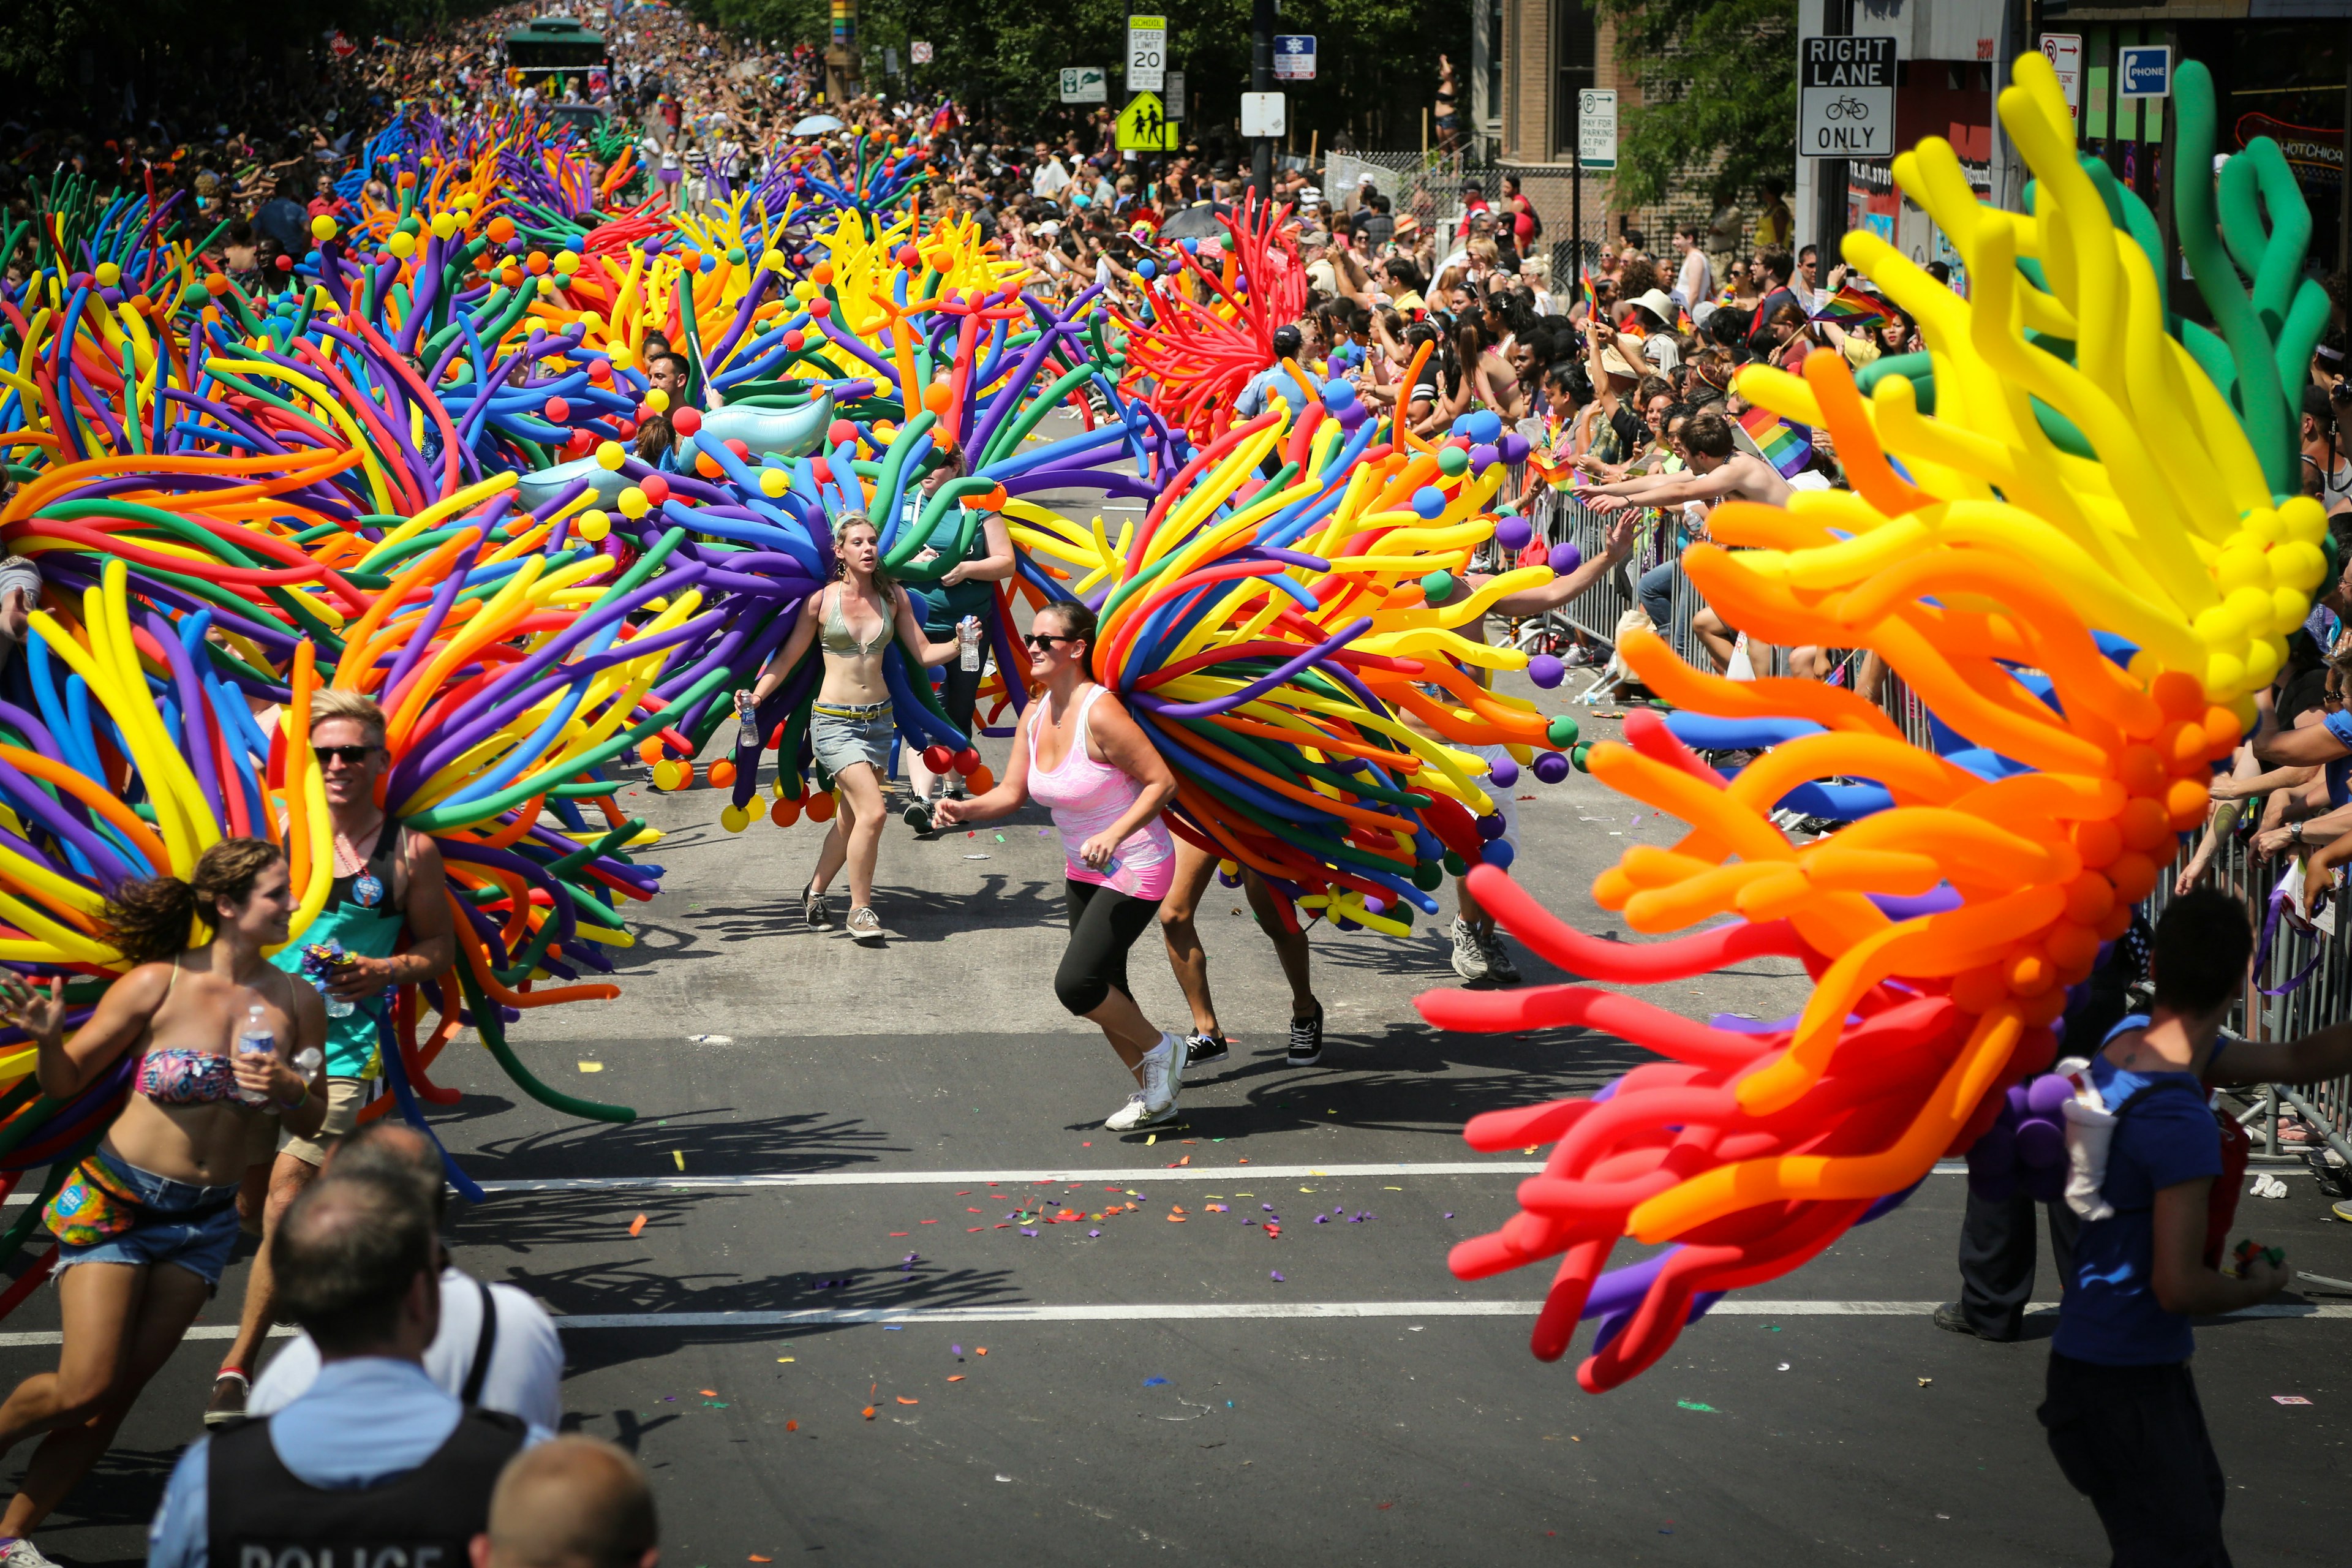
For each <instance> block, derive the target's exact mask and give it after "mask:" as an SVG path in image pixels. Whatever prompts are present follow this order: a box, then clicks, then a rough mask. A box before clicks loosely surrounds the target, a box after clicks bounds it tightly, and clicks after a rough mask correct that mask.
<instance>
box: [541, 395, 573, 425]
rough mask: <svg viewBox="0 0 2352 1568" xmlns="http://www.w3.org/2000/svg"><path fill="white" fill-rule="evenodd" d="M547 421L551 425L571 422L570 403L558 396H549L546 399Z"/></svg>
mask: <svg viewBox="0 0 2352 1568" xmlns="http://www.w3.org/2000/svg"><path fill="white" fill-rule="evenodd" d="M547 422H548V423H549V424H551V425H569V424H571V423H572V405H570V404H569V403H566V402H564V401H563V399H562V398H560V397H551V398H549V399H548V400H547Z"/></svg>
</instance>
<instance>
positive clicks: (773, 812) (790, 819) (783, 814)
mask: <svg viewBox="0 0 2352 1568" xmlns="http://www.w3.org/2000/svg"><path fill="white" fill-rule="evenodd" d="M800 819H801V803H800V802H799V801H796V800H793V799H791V798H789V797H786V798H782V799H779V800H778V801H777V802H776V804H775V805H772V806H770V807H769V808H768V820H769V821H770V822H772V823H774V824H775V825H776V826H779V827H790V826H792V825H793V823H795V822H798V821H799V820H800Z"/></svg>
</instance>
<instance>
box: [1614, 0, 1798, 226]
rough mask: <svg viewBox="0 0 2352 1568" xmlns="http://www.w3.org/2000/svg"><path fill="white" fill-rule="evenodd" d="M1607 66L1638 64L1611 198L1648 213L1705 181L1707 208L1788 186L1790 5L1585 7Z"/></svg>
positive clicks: (1793, 13)
mask: <svg viewBox="0 0 2352 1568" xmlns="http://www.w3.org/2000/svg"><path fill="white" fill-rule="evenodd" d="M1592 3H1593V4H1595V5H1597V8H1598V10H1599V12H1600V14H1601V16H1603V17H1605V18H1608V19H1610V20H1612V21H1614V22H1615V23H1616V24H1617V58H1619V59H1621V60H1623V59H1633V60H1639V61H1642V62H1643V65H1642V67H1641V70H1640V78H1641V82H1642V107H1641V108H1639V109H1636V110H1630V111H1628V112H1627V114H1626V115H1625V124H1624V135H1623V140H1622V142H1620V144H1619V148H1618V153H1617V158H1618V164H1617V177H1616V180H1615V182H1614V186H1613V188H1614V191H1615V194H1616V198H1617V201H1618V203H1619V204H1620V205H1623V206H1628V207H1635V206H1648V205H1652V204H1654V203H1656V202H1659V201H1662V200H1664V198H1665V197H1666V195H1668V194H1669V193H1670V192H1671V191H1672V190H1674V189H1675V187H1676V186H1677V185H1680V184H1685V183H1686V182H1688V181H1690V180H1692V179H1695V178H1703V179H1704V180H1705V181H1706V193H1707V197H1708V199H1709V200H1711V201H1718V202H1720V201H1728V200H1731V199H1733V198H1735V197H1737V196H1739V195H1744V194H1747V193H1750V192H1753V191H1754V190H1755V189H1756V187H1757V185H1758V184H1759V183H1760V182H1761V181H1763V180H1765V179H1767V178H1773V177H1777V178H1780V179H1781V180H1786V179H1788V178H1789V174H1790V170H1791V169H1792V168H1793V167H1794V166H1795V164H1796V161H1797V5H1796V0H1592Z"/></svg>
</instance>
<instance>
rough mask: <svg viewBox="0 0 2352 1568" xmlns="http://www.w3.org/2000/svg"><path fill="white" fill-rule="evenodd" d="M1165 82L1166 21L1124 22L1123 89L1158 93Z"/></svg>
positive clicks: (1131, 18) (1135, 19) (1143, 18)
mask: <svg viewBox="0 0 2352 1568" xmlns="http://www.w3.org/2000/svg"><path fill="white" fill-rule="evenodd" d="M1167 83H1168V18H1167V17H1165V16H1129V18H1128V19H1127V90H1128V91H1129V92H1158V91H1159V90H1160V89H1161V88H1163V87H1165V86H1166V85H1167Z"/></svg>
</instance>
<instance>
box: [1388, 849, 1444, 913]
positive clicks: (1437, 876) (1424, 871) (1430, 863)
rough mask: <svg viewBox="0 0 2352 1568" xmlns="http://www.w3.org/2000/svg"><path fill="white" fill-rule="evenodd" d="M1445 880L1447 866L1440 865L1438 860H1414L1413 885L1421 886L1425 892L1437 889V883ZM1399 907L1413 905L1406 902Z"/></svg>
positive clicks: (1403, 907)
mask: <svg viewBox="0 0 2352 1568" xmlns="http://www.w3.org/2000/svg"><path fill="white" fill-rule="evenodd" d="M1444 880H1445V868H1444V867H1443V866H1440V865H1439V864H1438V863H1437V862H1436V861H1434V860H1416V861H1414V862H1413V867H1412V885H1413V886H1414V887H1416V888H1419V889H1421V890H1422V891H1423V892H1424V893H1433V892H1435V891H1436V890H1437V885H1438V884H1439V883H1440V882H1443V881H1444ZM1399 907H1400V908H1402V909H1411V908H1412V905H1410V904H1404V905H1400V906H1399Z"/></svg>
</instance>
